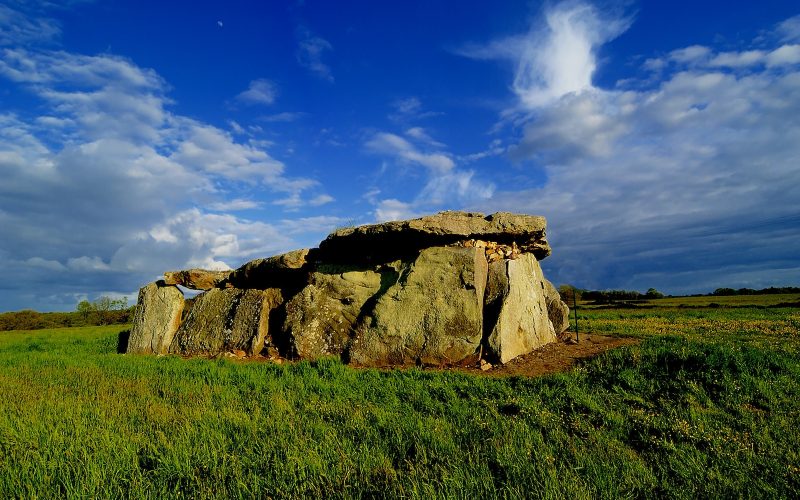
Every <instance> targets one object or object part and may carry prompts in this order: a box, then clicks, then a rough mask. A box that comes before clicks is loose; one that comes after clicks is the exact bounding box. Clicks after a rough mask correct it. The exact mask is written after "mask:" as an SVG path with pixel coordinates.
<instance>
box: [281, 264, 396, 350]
mask: <svg viewBox="0 0 800 500" xmlns="http://www.w3.org/2000/svg"><path fill="white" fill-rule="evenodd" d="M385 272H390V271H385ZM394 274H395V275H396V273H394ZM381 279H382V273H379V272H376V271H373V270H370V269H358V268H353V267H347V266H325V265H323V266H320V267H319V269H318V270H317V271H316V272H314V273H312V274H311V276H310V283H309V284H308V285H307V286H306V287H305V288H303V290H301V291H300V293H298V294H297V295H295V296H294V297H292V299H291V300H290V301H289V302H288V303H287V304H286V321H285V323H284V330H285V331H286V332H287V333H288V335H289V337H290V339H291V342H292V345H293V347H294V351H295V352H294V353H293V354H295V355H297V356H298V357H300V358H301V359H317V358H319V357H321V356H330V355H336V356H338V355H340V354H342V352H344V350H345V349H346V348H347V347H348V344H349V341H350V335H351V332H352V328H353V325H354V324H355V323H356V321H357V320H358V319H359V317H360V315H361V312H362V309H363V308H364V305H365V304H366V302H367V301H368V300H369V299H370V298H371V297H373V296H374V295H375V294H376V293H378V291H379V290H380V288H381Z"/></svg>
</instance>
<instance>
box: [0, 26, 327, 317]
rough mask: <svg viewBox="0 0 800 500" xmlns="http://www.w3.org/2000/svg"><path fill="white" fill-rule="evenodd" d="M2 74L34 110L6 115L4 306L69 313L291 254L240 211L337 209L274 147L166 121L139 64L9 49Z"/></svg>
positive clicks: (0, 128) (0, 298)
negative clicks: (284, 203) (149, 287)
mask: <svg viewBox="0 0 800 500" xmlns="http://www.w3.org/2000/svg"><path fill="white" fill-rule="evenodd" d="M0 21H1V19H0ZM0 78H3V79H5V80H6V81H7V82H10V84H11V85H15V86H17V87H19V88H20V89H23V90H25V91H27V92H28V93H29V94H31V95H32V96H33V97H34V98H35V99H38V101H39V103H38V105H37V106H35V107H26V108H25V109H9V110H6V111H5V112H4V113H2V114H0V175H2V178H3V182H0V227H2V228H3V238H2V239H1V240H0V263H2V265H3V267H4V268H5V269H9V271H8V278H9V279H8V281H7V283H10V284H13V285H8V286H6V287H5V288H2V289H0V307H3V308H5V309H15V308H20V307H36V308H37V309H42V310H48V309H70V308H72V307H74V305H75V303H76V302H77V300H76V299H78V298H79V297H85V296H87V295H89V296H95V295H96V294H98V293H101V292H102V293H109V292H113V291H116V292H118V293H129V291H130V290H135V289H136V288H138V287H139V286H141V285H142V284H144V283H145V282H147V281H149V280H152V279H155V278H157V277H158V275H159V274H160V273H161V272H163V271H164V270H165V268H167V267H174V268H182V267H187V266H200V267H213V268H224V267H227V266H237V265H239V264H240V263H241V262H243V261H244V260H247V259H249V258H251V257H256V256H264V255H268V254H271V253H273V252H275V251H280V250H289V249H291V248H293V247H295V246H299V245H295V243H294V242H293V240H292V238H291V237H290V236H287V234H288V233H287V232H285V231H282V230H279V229H278V228H277V226H275V225H271V224H268V223H265V222H261V221H258V220H249V219H245V218H242V217H239V216H237V215H234V214H233V213H232V212H236V211H241V210H253V209H258V208H260V207H262V206H263V205H266V204H269V203H270V202H271V201H272V200H275V199H281V198H286V197H290V198H291V197H297V198H298V199H300V200H304V202H305V205H304V206H320V205H323V204H325V203H328V202H330V201H331V198H330V197H329V196H327V195H324V194H318V193H316V194H315V195H314V196H310V195H305V191H306V190H308V189H310V188H312V187H314V186H316V185H317V184H318V183H317V182H316V181H314V180H312V179H308V178H303V177H290V176H287V175H286V166H285V165H284V164H283V163H282V162H280V161H278V160H276V159H274V158H273V157H272V156H271V155H270V154H269V153H268V151H267V150H266V148H267V147H269V144H267V143H264V142H261V141H258V140H257V139H255V138H254V137H252V136H250V135H248V137H247V138H245V141H244V142H242V141H237V140H236V139H235V138H234V137H233V136H232V135H231V134H230V133H229V132H227V131H225V130H222V129H220V128H217V127H214V126H212V125H209V124H207V123H203V122H200V121H198V120H194V119H190V118H187V117H184V116H181V115H178V114H176V113H174V112H172V111H170V109H169V108H170V104H171V102H170V100H169V97H168V95H167V94H168V85H167V83H166V82H165V81H164V80H163V79H162V78H161V77H160V76H159V75H158V74H157V73H155V72H154V71H152V70H149V69H145V68H141V67H139V66H137V65H136V64H135V63H133V62H132V61H130V60H127V59H124V58H120V57H116V56H113V55H108V54H103V55H98V56H84V55H81V54H74V53H69V52H64V51H57V50H49V49H46V48H39V49H36V50H34V49H31V48H21V47H20V46H11V47H7V48H5V49H1V50H0ZM255 88H256V89H257V88H258V86H256V87H255ZM37 114H38V115H37ZM234 128H235V127H234ZM240 128H242V127H241V126H240ZM256 200H258V201H256ZM196 207H208V210H206V209H199V208H196Z"/></svg>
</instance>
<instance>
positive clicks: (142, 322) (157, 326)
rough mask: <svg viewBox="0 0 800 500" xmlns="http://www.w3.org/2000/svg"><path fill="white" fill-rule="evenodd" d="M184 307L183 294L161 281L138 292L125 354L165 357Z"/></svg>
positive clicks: (176, 288)
mask: <svg viewBox="0 0 800 500" xmlns="http://www.w3.org/2000/svg"><path fill="white" fill-rule="evenodd" d="M183 306H184V300H183V293H182V292H181V291H180V290H179V289H178V287H176V286H172V285H165V284H164V282H163V281H157V282H155V283H150V284H149V285H147V286H145V287H143V288H142V289H141V290H139V298H138V300H137V303H136V312H135V313H134V316H133V326H132V327H131V334H130V337H128V349H127V352H129V353H132V354H166V353H167V350H168V349H169V345H170V344H171V343H172V338H173V337H174V335H175V332H176V331H177V330H178V327H179V326H180V324H181V313H182V312H183Z"/></svg>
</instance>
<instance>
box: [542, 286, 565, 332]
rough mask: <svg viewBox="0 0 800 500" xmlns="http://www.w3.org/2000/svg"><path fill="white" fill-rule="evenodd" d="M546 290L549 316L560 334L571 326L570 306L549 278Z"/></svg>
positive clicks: (554, 328)
mask: <svg viewBox="0 0 800 500" xmlns="http://www.w3.org/2000/svg"><path fill="white" fill-rule="evenodd" d="M544 292H545V301H546V302H547V317H548V318H550V323H552V324H553V330H555V332H556V336H559V335H561V334H562V333H564V332H565V331H567V328H569V306H567V304H565V303H564V301H563V300H561V295H560V294H559V293H558V290H556V287H554V286H553V284H552V283H550V282H549V281H548V280H544Z"/></svg>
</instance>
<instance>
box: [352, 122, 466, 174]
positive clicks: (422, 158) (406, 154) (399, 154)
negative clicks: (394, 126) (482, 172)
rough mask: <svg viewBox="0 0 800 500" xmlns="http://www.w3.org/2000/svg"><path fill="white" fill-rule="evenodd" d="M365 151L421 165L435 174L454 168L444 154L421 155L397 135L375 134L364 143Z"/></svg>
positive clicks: (421, 153) (451, 161)
mask: <svg viewBox="0 0 800 500" xmlns="http://www.w3.org/2000/svg"><path fill="white" fill-rule="evenodd" d="M366 147H367V149H369V150H370V151H373V152H375V153H380V154H385V155H390V156H394V157H396V158H397V159H399V160H401V161H404V162H408V163H412V164H417V165H421V166H423V167H426V168H428V169H430V170H431V171H433V172H436V173H444V172H448V171H449V170H452V169H453V167H454V166H455V163H453V160H452V159H451V158H450V157H449V156H447V155H446V154H444V153H423V152H421V151H419V150H418V149H417V148H416V147H414V145H413V144H411V143H410V142H408V141H407V140H405V139H403V138H402V137H400V136H399V135H396V134H391V133H388V132H379V133H377V134H375V135H374V136H373V137H372V138H371V139H370V140H369V141H367V143H366Z"/></svg>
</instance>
